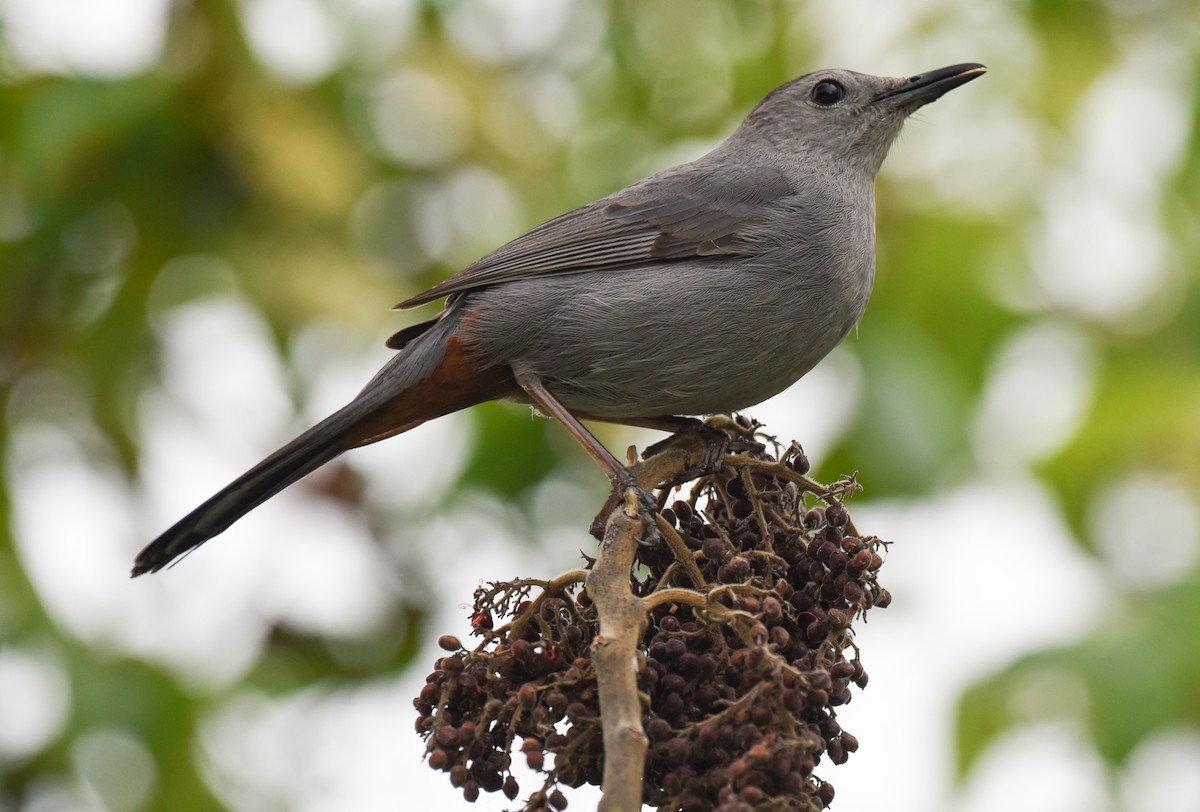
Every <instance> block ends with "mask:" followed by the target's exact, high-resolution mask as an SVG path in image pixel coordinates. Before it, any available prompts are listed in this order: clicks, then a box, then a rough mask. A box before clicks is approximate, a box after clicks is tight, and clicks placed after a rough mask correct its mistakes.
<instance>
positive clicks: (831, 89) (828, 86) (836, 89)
mask: <svg viewBox="0 0 1200 812" xmlns="http://www.w3.org/2000/svg"><path fill="white" fill-rule="evenodd" d="M809 97H810V98H811V99H812V100H813V101H814V102H816V103H817V104H819V105H821V106H822V107H831V106H832V105H835V104H837V103H838V102H840V101H841V100H842V99H843V98H845V97H846V88H844V87H842V86H841V85H840V84H839V83H837V82H835V81H833V80H832V79H826V80H824V81H822V82H817V84H816V86H815V87H814V88H813V89H812V93H811V94H810V95H809Z"/></svg>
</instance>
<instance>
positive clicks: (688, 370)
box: [133, 63, 985, 575]
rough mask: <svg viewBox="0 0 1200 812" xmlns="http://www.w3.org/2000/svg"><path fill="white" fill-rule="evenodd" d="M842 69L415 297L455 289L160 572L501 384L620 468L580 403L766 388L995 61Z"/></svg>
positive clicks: (807, 352)
mask: <svg viewBox="0 0 1200 812" xmlns="http://www.w3.org/2000/svg"><path fill="white" fill-rule="evenodd" d="M984 71H985V68H984V67H983V66H982V65H978V64H974V63H967V64H961V65H952V66H950V67H947V68H941V69H940V70H935V71H930V72H929V73H922V74H919V75H917V76H912V77H910V78H908V79H889V78H882V77H878V76H866V75H863V74H860V73H852V72H850V71H842V70H829V71H819V72H817V73H811V74H808V75H807V76H802V77H800V78H799V79H796V80H794V81H792V82H789V83H788V84H786V85H783V86H782V87H780V88H777V89H776V90H774V91H772V92H771V93H770V94H769V95H768V96H767V97H766V98H765V99H763V100H762V102H760V103H759V105H758V106H757V107H756V108H754V110H753V111H752V112H751V113H750V115H749V116H748V117H747V118H746V120H745V121H744V122H743V123H742V125H741V126H740V127H739V128H738V129H737V131H736V132H734V133H733V135H731V136H730V137H729V138H728V139H726V140H725V141H724V142H723V143H722V144H720V145H719V146H718V147H716V149H714V150H712V152H709V153H708V154H707V155H705V156H704V157H702V158H699V159H698V160H695V161H692V162H691V163H688V164H683V165H682V166H677V167H674V168H672V169H668V170H666V171H663V172H660V173H658V174H656V175H652V176H650V177H648V178H646V179H645V180H643V181H641V182H639V183H635V184H634V185H633V186H630V187H629V188H627V189H622V190H621V191H619V192H616V193H614V194H612V195H609V196H608V197H606V198H603V199H602V200H598V201H596V202H595V203H592V204H590V205H587V206H584V207H583V208H580V209H576V210H575V211H572V212H569V213H567V214H564V215H562V216H561V217H557V218H555V219H553V220H551V221H549V222H547V223H544V224H542V225H540V226H538V227H537V228H535V229H533V230H532V231H530V232H529V233H527V234H525V235H524V236H521V237H518V238H517V239H515V240H513V241H512V242H510V243H508V244H507V245H504V246H502V247H501V248H499V249H497V250H496V251H494V252H492V253H491V254H488V255H487V256H485V257H484V258H483V259H481V260H479V261H478V262H476V263H475V264H473V265H471V266H470V267H468V268H466V269H465V270H463V271H462V272H461V273H459V274H458V275H456V276H454V277H453V278H451V279H450V280H448V281H446V282H443V283H442V284H440V285H438V286H437V287H435V288H433V289H432V290H429V291H427V292H425V293H422V294H421V295H419V296H414V297H413V298H411V299H409V300H408V301H406V302H402V303H401V304H400V305H398V307H412V306H415V305H420V304H425V303H426V302H432V301H434V300H436V299H440V298H442V297H448V298H447V302H446V307H445V309H444V310H442V312H441V313H439V314H438V315H437V317H436V318H433V319H431V320H429V321H427V322H424V323H423V324H418V325H416V326H413V327H409V328H407V329H405V330H402V331H400V332H399V333H397V334H396V335H394V336H392V338H391V339H390V340H389V341H388V346H389V347H392V348H393V349H397V350H399V352H398V353H397V354H396V355H395V356H394V357H393V358H392V359H391V360H390V361H389V362H388V363H387V364H386V365H385V366H384V367H383V369H382V370H380V372H379V373H378V374H377V375H376V376H375V377H374V378H373V379H372V380H371V382H370V383H368V384H367V386H366V388H365V389H363V390H362V392H360V393H359V394H358V396H357V397H355V398H354V400H353V401H351V402H350V403H349V404H348V405H347V406H345V407H343V408H342V409H341V410H339V411H337V412H335V413H334V414H333V415H331V416H330V417H328V418H326V419H325V420H323V421H322V422H320V423H318V424H317V425H316V426H314V427H313V428H311V429H309V430H308V431H306V432H305V433H303V434H301V435H300V436H299V437H297V438H296V439H295V440H293V441H292V442H290V443H288V444H287V445H285V446H284V447H283V448H281V449H280V450H279V451H276V452H275V453H274V454H272V455H271V456H269V457H267V458H266V459H265V460H263V461H262V462H260V463H259V464H258V465H256V466H255V467H254V468H252V469H250V471H248V472H247V473H245V474H243V475H242V476H241V477H239V478H238V479H237V480H235V481H234V482H232V483H231V484H230V485H228V486H227V487H225V488H224V489H223V490H222V491H220V492H219V493H218V494H217V495H216V496H214V497H212V498H211V499H209V500H208V501H207V502H205V503H204V504H202V505H201V506H200V507H198V508H197V509H196V510H194V511H192V512H191V513H190V514H188V515H187V516H186V517H184V518H183V519H182V520H181V521H179V522H178V523H177V524H176V525H174V526H173V527H172V528H171V529H169V530H167V531H166V532H165V533H163V534H162V535H161V536H159V538H158V539H156V540H155V541H153V542H152V543H151V544H150V545H148V546H147V547H146V548H145V549H144V550H142V551H141V553H139V554H138V557H137V560H136V562H135V564H134V567H133V574H134V575H140V574H142V573H144V572H153V571H156V570H159V569H161V568H162V567H164V566H165V565H166V564H168V563H170V561H171V560H172V559H174V558H175V557H176V556H178V555H180V554H182V553H185V552H187V551H189V550H191V549H193V548H195V547H197V546H198V545H200V544H203V543H204V542H205V541H207V540H208V539H210V538H212V537H213V536H215V535H217V534H218V533H220V532H222V531H223V530H225V529H226V528H227V527H229V526H230V525H231V524H233V522H235V521H237V519H239V518H240V517H241V516H243V515H245V514H246V513H247V512H248V511H250V510H252V509H253V508H254V507H256V506H258V505H259V504H261V503H262V502H264V501H265V500H267V499H269V498H270V497H271V496H273V495H275V494H276V493H278V492H279V491H280V490H282V489H283V488H285V487H287V486H288V485H290V484H291V483H293V482H295V481H296V480H298V479H300V478H301V477H302V476H304V475H305V474H308V473H309V472H311V471H313V470H315V469H316V468H318V467H320V466H321V465H324V464H325V463H326V462H329V461H330V460H332V459H333V458H334V457H336V456H338V455H339V454H341V453H342V452H343V451H346V450H347V449H350V448H355V447H357V446H361V445H366V444H368V443H373V442H375V441H376V440H382V439H384V438H385V437H390V436H392V435H393V434H399V433H400V432H404V431H408V430H409V429H411V428H413V427H415V426H418V425H420V424H421V423H423V422H425V421H426V420H430V419H432V418H435V417H440V416H441V415H444V414H448V413H450V412H453V411H457V410H459V409H464V408H466V407H468V406H472V405H474V404H476V403H482V402H483V401H486V400H514V401H520V402H524V403H532V404H534V405H536V406H537V408H538V409H540V410H541V411H542V412H544V413H545V414H547V415H550V416H552V417H554V418H556V419H557V420H559V421H560V422H561V423H562V424H563V425H564V426H565V427H566V429H567V430H568V431H569V432H570V433H571V434H572V435H573V436H574V437H575V438H576V439H578V440H579V441H580V443H582V444H583V446H584V448H585V449H587V451H588V453H589V454H591V456H592V457H593V458H594V459H596V461H597V462H598V463H599V464H600V465H601V467H602V468H603V469H604V470H605V472H606V473H607V474H608V476H609V478H610V479H611V480H612V481H613V483H614V485H626V484H628V483H629V474H628V472H627V471H626V469H625V468H624V467H623V466H622V465H621V464H620V463H619V462H618V461H617V460H616V458H614V457H613V456H612V455H611V454H610V453H609V452H608V451H607V450H606V449H605V448H604V446H602V445H601V444H600V442H599V441H597V440H596V439H595V438H594V437H593V436H592V435H591V434H590V433H589V432H588V431H587V429H585V428H584V427H583V426H582V425H581V424H580V423H579V418H584V419H596V420H606V421H611V422H618V423H627V424H631V425H638V426H647V427H651V428H658V429H663V430H674V429H678V428H681V427H683V426H684V425H686V424H687V423H688V422H689V421H688V418H686V417H680V415H706V414H713V413H718V412H728V411H732V410H736V409H741V408H744V407H747V406H751V405H753V404H755V403H758V402H760V401H762V400H765V399H766V398H768V397H770V396H771V395H774V394H776V393H777V392H780V391H782V390H783V389H784V388H786V387H787V386H788V385H790V384H791V383H793V382H794V381H796V380H797V379H799V378H800V377H801V376H802V375H804V373H806V372H808V371H809V370H810V369H812V367H813V366H814V365H815V364H816V363H817V362H818V361H820V360H821V359H822V358H823V357H825V355H826V354H827V353H828V352H829V351H830V350H832V349H833V348H834V347H835V346H836V345H837V344H838V342H839V341H841V340H842V338H843V337H845V335H846V334H847V333H848V332H849V331H850V330H851V328H853V327H854V325H855V324H856V323H857V322H858V319H859V317H860V316H861V315H862V313H863V310H864V308H865V307H866V305H867V298H868V296H869V295H870V293H871V283H872V279H873V277H874V273H875V202H874V183H875V174H876V173H877V172H878V171H879V167H880V164H882V163H883V159H884V156H885V155H887V152H888V148H889V147H890V146H891V144H892V141H893V140H894V139H895V138H896V136H897V134H898V133H899V132H900V128H901V126H902V125H903V123H904V120H905V118H907V117H908V115H909V114H910V113H912V112H913V111H914V110H916V109H917V108H918V107H921V106H922V105H924V104H927V103H928V102H931V101H933V100H934V99H937V98H938V97H940V96H941V95H942V94H943V93H946V92H947V91H949V90H951V89H953V88H955V87H958V86H959V85H962V84H964V83H966V82H969V81H971V80H972V79H974V78H976V77H978V76H980V75H982V74H983V73H984Z"/></svg>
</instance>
